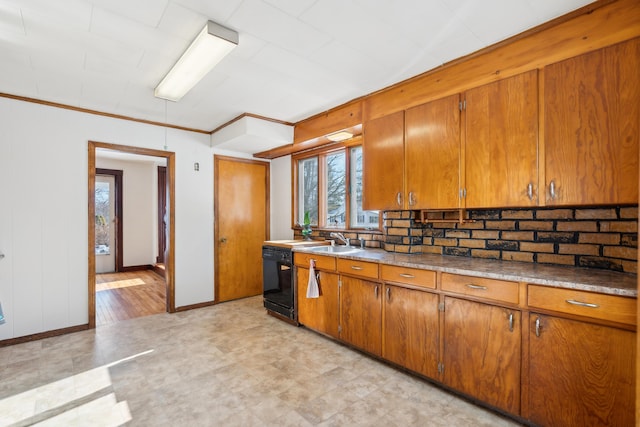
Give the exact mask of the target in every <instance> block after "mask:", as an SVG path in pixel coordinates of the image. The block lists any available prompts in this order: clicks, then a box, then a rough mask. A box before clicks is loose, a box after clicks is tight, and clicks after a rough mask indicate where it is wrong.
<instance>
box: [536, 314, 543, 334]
mask: <svg viewBox="0 0 640 427" xmlns="http://www.w3.org/2000/svg"><path fill="white" fill-rule="evenodd" d="M540 329H542V327H541V326H540V318H539V317H537V318H536V336H537V337H539V336H540Z"/></svg>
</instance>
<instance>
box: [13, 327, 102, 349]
mask: <svg viewBox="0 0 640 427" xmlns="http://www.w3.org/2000/svg"><path fill="white" fill-rule="evenodd" d="M87 329H90V328H89V324H86V325H78V326H71V327H69V328H62V329H55V330H53V331H47V332H40V333H37V334H33V335H25V336H23V337H17V338H9V339H6V340H2V341H0V347H7V346H10V345H15V344H22V343H25V342H30V341H38V340H41V339H45V338H51V337H57V336H59V335H66V334H71V333H73V332H80V331H86V330H87Z"/></svg>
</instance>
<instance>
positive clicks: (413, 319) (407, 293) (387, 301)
mask: <svg viewBox="0 0 640 427" xmlns="http://www.w3.org/2000/svg"><path fill="white" fill-rule="evenodd" d="M383 305H384V316H383V318H384V325H383V327H382V330H383V340H382V341H383V348H382V357H384V358H385V359H387V360H389V361H391V362H393V363H396V364H398V365H400V366H403V367H405V368H407V369H409V370H411V371H414V372H418V373H420V374H422V375H425V376H427V377H430V378H437V377H438V337H439V333H438V329H439V328H438V319H439V317H438V313H439V312H438V295H437V294H434V293H430V292H424V291H418V290H414V289H407V288H403V287H399V286H392V285H385V287H384V304H383Z"/></svg>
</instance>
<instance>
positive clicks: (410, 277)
mask: <svg viewBox="0 0 640 427" xmlns="http://www.w3.org/2000/svg"><path fill="white" fill-rule="evenodd" d="M400 277H404V278H405V279H415V278H416V276H414V275H413V274H407V273H400Z"/></svg>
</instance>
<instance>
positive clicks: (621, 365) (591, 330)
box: [529, 313, 636, 426]
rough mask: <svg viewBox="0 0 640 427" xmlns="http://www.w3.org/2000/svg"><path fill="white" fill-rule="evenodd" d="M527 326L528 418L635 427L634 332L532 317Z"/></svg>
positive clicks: (566, 423) (551, 422) (550, 423)
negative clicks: (528, 354)
mask: <svg viewBox="0 0 640 427" xmlns="http://www.w3.org/2000/svg"><path fill="white" fill-rule="evenodd" d="M530 322H531V323H530V325H529V330H530V332H529V349H530V350H529V353H530V357H529V411H530V413H529V419H530V420H531V421H533V422H534V423H535V424H537V425H545V426H547V425H548V426H578V425H580V426H596V425H598V426H633V425H634V405H635V369H636V367H635V360H636V345H635V343H636V334H635V333H634V332H630V331H624V330H620V329H615V328H611V327H606V326H599V325H594V324H590V323H585V322H579V321H575V320H567V319H561V318H557V317H552V316H544V315H538V314H534V313H532V314H531V321H530ZM536 323H537V327H536ZM536 331H538V333H536Z"/></svg>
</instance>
